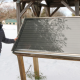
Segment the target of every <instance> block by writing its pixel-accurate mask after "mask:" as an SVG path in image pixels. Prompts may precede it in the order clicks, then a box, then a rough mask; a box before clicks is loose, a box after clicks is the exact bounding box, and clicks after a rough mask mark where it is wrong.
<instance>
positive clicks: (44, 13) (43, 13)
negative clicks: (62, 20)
mask: <svg viewBox="0 0 80 80" xmlns="http://www.w3.org/2000/svg"><path fill="white" fill-rule="evenodd" d="M54 10H55V9H54ZM52 11H53V10H51V11H50V13H51V12H52ZM40 16H41V17H46V16H47V14H46V10H45V8H44V9H43V10H42V12H41V15H40ZM58 16H65V14H64V13H63V12H61V11H60V10H59V11H57V12H56V13H55V14H53V16H52V17H58Z"/></svg>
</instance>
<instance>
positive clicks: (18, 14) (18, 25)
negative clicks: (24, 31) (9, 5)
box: [16, 3, 21, 32]
mask: <svg viewBox="0 0 80 80" xmlns="http://www.w3.org/2000/svg"><path fill="white" fill-rule="evenodd" d="M16 8H17V32H19V29H20V26H21V17H20V10H21V9H20V3H16Z"/></svg>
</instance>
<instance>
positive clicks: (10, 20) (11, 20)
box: [5, 19, 17, 23]
mask: <svg viewBox="0 0 80 80" xmlns="http://www.w3.org/2000/svg"><path fill="white" fill-rule="evenodd" d="M5 22H6V23H15V22H17V20H16V19H7V20H5Z"/></svg>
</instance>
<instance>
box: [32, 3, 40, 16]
mask: <svg viewBox="0 0 80 80" xmlns="http://www.w3.org/2000/svg"><path fill="white" fill-rule="evenodd" d="M32 10H33V13H34V15H35V16H36V17H39V16H40V11H41V6H39V5H38V3H37V4H34V5H32Z"/></svg>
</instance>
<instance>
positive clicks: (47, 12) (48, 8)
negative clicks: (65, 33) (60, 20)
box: [46, 7, 50, 17]
mask: <svg viewBox="0 0 80 80" xmlns="http://www.w3.org/2000/svg"><path fill="white" fill-rule="evenodd" d="M46 14H47V16H48V17H50V7H46Z"/></svg>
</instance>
